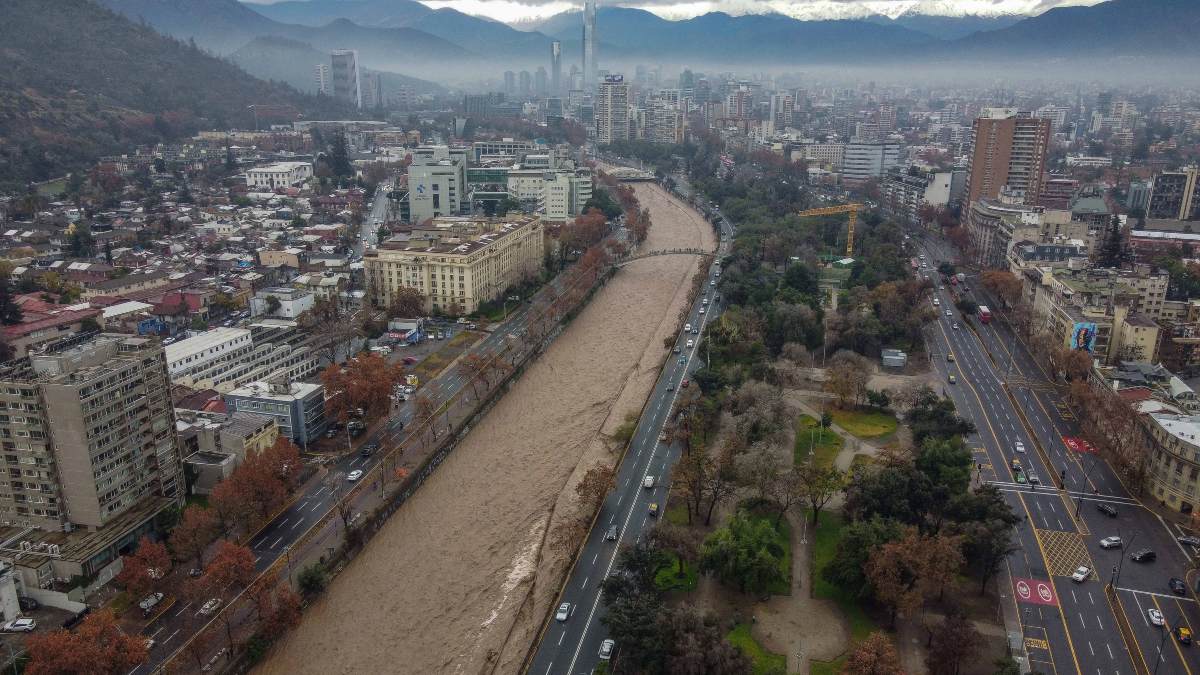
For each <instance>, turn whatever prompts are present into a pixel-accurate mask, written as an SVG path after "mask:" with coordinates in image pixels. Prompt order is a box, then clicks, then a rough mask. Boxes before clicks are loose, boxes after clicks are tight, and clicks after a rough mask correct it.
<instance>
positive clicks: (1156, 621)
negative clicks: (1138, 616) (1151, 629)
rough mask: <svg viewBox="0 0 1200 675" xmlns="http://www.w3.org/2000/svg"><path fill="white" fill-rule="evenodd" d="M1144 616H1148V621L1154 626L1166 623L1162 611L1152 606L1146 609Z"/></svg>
mask: <svg viewBox="0 0 1200 675" xmlns="http://www.w3.org/2000/svg"><path fill="white" fill-rule="evenodd" d="M1146 616H1148V617H1150V623H1151V624H1152V625H1154V626H1162V625H1163V624H1165V623H1166V621H1165V620H1164V619H1163V613H1162V612H1160V611H1158V610H1157V609H1155V608H1153V607H1151V608H1150V609H1149V610H1147V611H1146Z"/></svg>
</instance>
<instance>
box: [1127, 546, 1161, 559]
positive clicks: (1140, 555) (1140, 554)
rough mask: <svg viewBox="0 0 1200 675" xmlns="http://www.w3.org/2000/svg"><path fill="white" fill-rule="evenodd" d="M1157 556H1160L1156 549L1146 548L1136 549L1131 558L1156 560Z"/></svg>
mask: <svg viewBox="0 0 1200 675" xmlns="http://www.w3.org/2000/svg"><path fill="white" fill-rule="evenodd" d="M1157 558H1158V555H1157V554H1156V553H1155V552H1154V551H1151V550H1150V549H1148V548H1144V549H1142V550H1140V551H1135V552H1134V553H1133V555H1131V556H1129V559H1130V560H1132V561H1133V562H1154V561H1155V559H1157Z"/></svg>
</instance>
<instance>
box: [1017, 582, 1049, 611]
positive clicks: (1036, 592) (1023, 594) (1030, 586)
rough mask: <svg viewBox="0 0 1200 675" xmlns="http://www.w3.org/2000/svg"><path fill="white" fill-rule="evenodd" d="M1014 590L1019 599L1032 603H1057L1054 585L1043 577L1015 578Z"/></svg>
mask: <svg viewBox="0 0 1200 675" xmlns="http://www.w3.org/2000/svg"><path fill="white" fill-rule="evenodd" d="M1013 590H1014V591H1015V592H1016V594H1017V600H1018V601H1020V602H1027V603H1029V604H1031V605H1057V604H1058V600H1057V599H1055V597H1054V587H1053V586H1051V585H1050V582H1049V581H1043V580H1041V579H1020V578H1016V579H1013Z"/></svg>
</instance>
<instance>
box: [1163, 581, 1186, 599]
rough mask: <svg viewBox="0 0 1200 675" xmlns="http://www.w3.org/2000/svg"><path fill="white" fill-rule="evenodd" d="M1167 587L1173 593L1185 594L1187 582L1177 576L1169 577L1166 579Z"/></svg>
mask: <svg viewBox="0 0 1200 675" xmlns="http://www.w3.org/2000/svg"><path fill="white" fill-rule="evenodd" d="M1167 588H1169V589H1171V592H1172V593H1174V594H1175V595H1187V584H1185V583H1183V579H1180V578H1179V577H1171V578H1170V579H1167Z"/></svg>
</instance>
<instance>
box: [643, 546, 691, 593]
mask: <svg viewBox="0 0 1200 675" xmlns="http://www.w3.org/2000/svg"><path fill="white" fill-rule="evenodd" d="M678 572H679V558H678V557H676V556H674V555H672V556H671V562H670V563H669V564H667V565H664V566H663V567H660V568H659V570H658V573H657V574H655V575H654V585H655V586H657V587H658V590H660V591H664V592H666V591H683V592H684V593H687V592H688V591H694V590H696V584H697V583H698V582H699V581H700V574H699V573H698V572H697V571H696V566H695V565H693V564H691V563H689V562H686V561H685V562H684V563H683V576H679V574H678Z"/></svg>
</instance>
